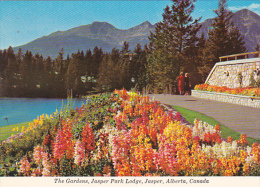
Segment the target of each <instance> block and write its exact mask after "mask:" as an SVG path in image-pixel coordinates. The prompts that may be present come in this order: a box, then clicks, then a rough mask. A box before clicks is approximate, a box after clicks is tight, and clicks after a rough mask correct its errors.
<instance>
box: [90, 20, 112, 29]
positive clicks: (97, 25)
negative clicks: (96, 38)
mask: <svg viewBox="0 0 260 187" xmlns="http://www.w3.org/2000/svg"><path fill="white" fill-rule="evenodd" d="M90 26H91V27H105V28H115V27H114V26H113V25H111V24H110V23H107V22H105V21H103V22H102V21H94V22H93V23H91V24H90Z"/></svg>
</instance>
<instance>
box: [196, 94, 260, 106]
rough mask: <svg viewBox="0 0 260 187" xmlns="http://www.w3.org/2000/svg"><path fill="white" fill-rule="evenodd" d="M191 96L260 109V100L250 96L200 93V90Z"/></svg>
mask: <svg viewBox="0 0 260 187" xmlns="http://www.w3.org/2000/svg"><path fill="white" fill-rule="evenodd" d="M191 95H192V96H194V97H199V98H202V99H210V100H215V101H221V102H226V103H232V104H238V105H244V106H249V107H255V108H259V109H260V100H257V99H251V98H252V97H249V96H242V95H233V94H224V93H217V92H206V91H199V90H192V92H191Z"/></svg>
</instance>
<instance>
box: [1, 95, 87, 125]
mask: <svg viewBox="0 0 260 187" xmlns="http://www.w3.org/2000/svg"><path fill="white" fill-rule="evenodd" d="M62 102H63V106H65V105H66V104H67V99H45V98H40V99H39V98H36V99H31V98H0V126H4V125H8V124H9V125H12V124H17V123H22V122H26V121H32V120H34V119H36V118H37V116H39V115H41V114H48V115H50V114H52V113H53V112H55V111H56V109H58V110H59V109H60V108H61V106H62ZM72 103H73V104H74V105H75V106H74V108H75V107H76V106H78V107H81V106H82V104H85V103H86V99H73V102H72Z"/></svg>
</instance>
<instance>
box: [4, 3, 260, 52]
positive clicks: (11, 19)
mask: <svg viewBox="0 0 260 187" xmlns="http://www.w3.org/2000/svg"><path fill="white" fill-rule="evenodd" d="M227 3H228V7H229V9H230V10H232V11H233V12H236V11H238V10H241V9H243V8H247V9H249V10H251V11H254V12H255V13H257V14H258V15H260V0H247V1H246V0H228V1H227ZM171 4H172V3H171V1H169V0H141V1H132V0H124V1H119V0H111V1H105V0H103V1H95V0H92V1H5V0H4V1H3V0H1V1H0V49H6V48H8V47H9V46H12V47H16V46H19V45H23V44H26V43H28V42H31V41H33V40H35V39H37V38H40V37H42V36H44V35H49V34H51V33H53V32H56V31H65V30H68V29H71V28H73V27H77V26H80V25H87V24H91V23H92V22H94V21H105V22H108V23H110V24H112V25H114V26H115V27H116V28H118V29H129V28H131V27H133V26H136V25H138V24H141V23H143V22H145V21H149V22H150V23H152V24H155V23H157V22H159V21H162V14H163V9H164V8H165V7H166V5H169V6H170V5H171ZM217 7H218V0H197V1H196V3H195V10H194V12H193V13H192V16H193V18H194V19H197V18H199V17H201V16H202V19H201V21H204V20H206V19H208V18H213V17H215V13H214V12H213V10H214V9H217Z"/></svg>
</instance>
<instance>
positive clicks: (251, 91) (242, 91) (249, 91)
mask: <svg viewBox="0 0 260 187" xmlns="http://www.w3.org/2000/svg"><path fill="white" fill-rule="evenodd" d="M194 89H195V90H201V91H208V92H218V93H227V94H235V95H244V96H253V97H260V87H259V88H250V87H245V88H228V87H226V86H215V85H208V84H199V85H196V86H195V88H194Z"/></svg>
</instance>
